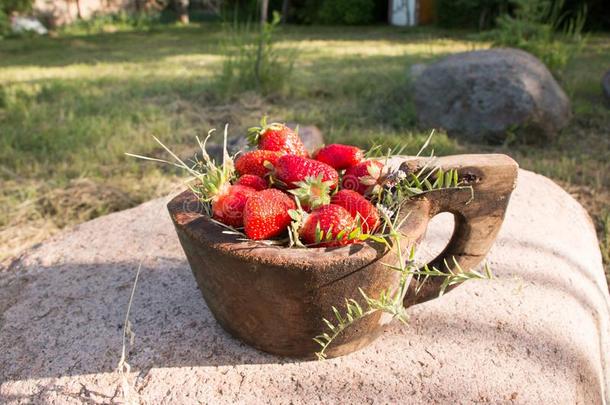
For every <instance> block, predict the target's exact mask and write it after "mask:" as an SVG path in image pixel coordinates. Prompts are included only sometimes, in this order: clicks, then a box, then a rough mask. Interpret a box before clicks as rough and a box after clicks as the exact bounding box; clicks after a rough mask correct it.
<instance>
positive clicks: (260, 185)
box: [235, 174, 269, 191]
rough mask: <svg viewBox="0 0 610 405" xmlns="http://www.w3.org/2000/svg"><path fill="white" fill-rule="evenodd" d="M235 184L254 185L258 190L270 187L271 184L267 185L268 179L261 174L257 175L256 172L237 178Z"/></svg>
mask: <svg viewBox="0 0 610 405" xmlns="http://www.w3.org/2000/svg"><path fill="white" fill-rule="evenodd" d="M235 185H240V186H246V187H252V188H253V189H255V190H256V191H260V190H264V189H266V188H269V186H268V185H267V181H266V180H265V179H263V178H262V177H261V176H257V175H255V174H244V175H243V176H241V177H240V178H238V179H237V181H236V182H235Z"/></svg>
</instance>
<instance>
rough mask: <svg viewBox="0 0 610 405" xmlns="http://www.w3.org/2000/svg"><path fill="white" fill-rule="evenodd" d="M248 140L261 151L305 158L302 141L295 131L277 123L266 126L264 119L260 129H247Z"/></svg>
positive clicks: (305, 153)
mask: <svg viewBox="0 0 610 405" xmlns="http://www.w3.org/2000/svg"><path fill="white" fill-rule="evenodd" d="M248 140H249V141H250V144H251V145H252V146H258V148H259V149H262V150H272V151H276V152H282V153H288V154H291V155H299V156H307V150H306V149H305V146H304V145H303V141H302V140H301V138H300V137H299V135H298V134H297V133H296V132H295V131H293V130H292V129H290V128H288V127H287V126H286V125H285V124H280V123H278V122H274V123H271V124H269V125H267V123H266V119H265V118H263V120H262V122H261V126H260V127H253V128H250V129H248Z"/></svg>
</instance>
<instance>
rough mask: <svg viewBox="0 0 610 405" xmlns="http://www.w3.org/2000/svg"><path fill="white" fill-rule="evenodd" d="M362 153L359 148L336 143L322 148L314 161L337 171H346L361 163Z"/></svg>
mask: <svg viewBox="0 0 610 405" xmlns="http://www.w3.org/2000/svg"><path fill="white" fill-rule="evenodd" d="M363 158H364V153H363V152H362V150H361V149H360V148H357V147H355V146H350V145H341V144H338V143H335V144H332V145H327V146H324V147H323V148H322V149H320V150H318V152H317V153H316V156H315V159H316V160H319V161H320V162H324V163H326V164H327V165H330V166H332V167H334V168H335V169H337V170H343V169H347V168H348V167H351V166H355V165H357V164H358V163H360V162H361V161H362V159H363Z"/></svg>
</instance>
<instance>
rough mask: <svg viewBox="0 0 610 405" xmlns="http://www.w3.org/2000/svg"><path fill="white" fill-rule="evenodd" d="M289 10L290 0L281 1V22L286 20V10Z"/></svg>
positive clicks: (283, 22)
mask: <svg viewBox="0 0 610 405" xmlns="http://www.w3.org/2000/svg"><path fill="white" fill-rule="evenodd" d="M289 10H290V0H284V2H283V3H282V24H286V22H287V21H288V12H289Z"/></svg>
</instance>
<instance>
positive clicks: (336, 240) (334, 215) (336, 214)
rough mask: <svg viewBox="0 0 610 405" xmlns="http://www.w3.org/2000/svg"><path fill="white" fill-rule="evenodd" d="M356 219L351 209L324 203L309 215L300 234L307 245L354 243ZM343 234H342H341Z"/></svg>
mask: <svg viewBox="0 0 610 405" xmlns="http://www.w3.org/2000/svg"><path fill="white" fill-rule="evenodd" d="M354 226H355V221H354V218H352V216H351V214H350V213H349V211H347V210H346V209H345V208H343V207H340V206H338V205H335V204H328V205H323V206H321V207H319V208H316V209H315V210H313V211H312V212H311V214H309V215H307V216H306V218H305V220H304V222H303V225H302V227H301V230H300V232H299V236H300V238H301V240H302V241H303V242H304V243H305V244H307V245H315V246H341V245H347V244H349V243H352V242H353V240H349V239H348V238H349V234H350V232H351V231H352V230H353V229H354ZM340 234H341V235H340Z"/></svg>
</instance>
